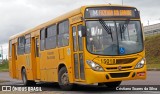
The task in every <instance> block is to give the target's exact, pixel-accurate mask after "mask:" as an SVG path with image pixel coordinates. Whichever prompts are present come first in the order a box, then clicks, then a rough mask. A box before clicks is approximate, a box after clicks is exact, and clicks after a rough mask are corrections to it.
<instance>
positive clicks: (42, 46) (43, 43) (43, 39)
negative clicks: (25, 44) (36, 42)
mask: <svg viewBox="0 0 160 94" xmlns="http://www.w3.org/2000/svg"><path fill="white" fill-rule="evenodd" d="M45 31H46V30H45V28H44V29H42V30H41V31H40V34H41V35H40V49H41V51H43V50H44V49H45V38H46V33H45Z"/></svg>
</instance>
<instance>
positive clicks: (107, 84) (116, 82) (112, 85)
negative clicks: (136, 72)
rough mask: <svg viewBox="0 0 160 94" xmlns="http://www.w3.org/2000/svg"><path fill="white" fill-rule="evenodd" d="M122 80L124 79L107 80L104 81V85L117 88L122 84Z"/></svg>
mask: <svg viewBox="0 0 160 94" xmlns="http://www.w3.org/2000/svg"><path fill="white" fill-rule="evenodd" d="M121 82H122V81H115V82H106V83H104V85H105V86H107V87H109V88H116V87H117V86H119V85H120V84H121Z"/></svg>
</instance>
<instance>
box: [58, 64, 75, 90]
mask: <svg viewBox="0 0 160 94" xmlns="http://www.w3.org/2000/svg"><path fill="white" fill-rule="evenodd" d="M58 84H59V86H60V87H61V89H62V90H66V91H68V90H71V89H72V88H73V84H71V83H70V82H69V77H68V72H67V69H66V67H62V68H61V69H60V71H59V72H58Z"/></svg>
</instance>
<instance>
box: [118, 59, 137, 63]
mask: <svg viewBox="0 0 160 94" xmlns="http://www.w3.org/2000/svg"><path fill="white" fill-rule="evenodd" d="M136 59H137V58H127V59H116V64H128V63H132V62H133V61H134V60H136Z"/></svg>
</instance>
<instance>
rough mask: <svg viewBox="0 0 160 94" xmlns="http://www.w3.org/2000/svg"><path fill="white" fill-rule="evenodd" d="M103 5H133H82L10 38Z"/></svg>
mask: <svg viewBox="0 0 160 94" xmlns="http://www.w3.org/2000/svg"><path fill="white" fill-rule="evenodd" d="M102 6H118V7H131V6H122V5H117V4H101V5H86V6H82V7H80V8H78V9H75V10H73V11H71V12H68V13H66V14H64V15H61V16H58V17H56V18H54V19H52V20H50V21H48V22H45V23H43V24H40V25H38V26H36V27H34V28H32V29H29V30H26V31H24V32H20V33H18V34H15V35H13V36H11V37H10V38H9V39H15V38H17V37H19V36H22V35H24V34H28V33H31V32H34V31H36V30H40V29H42V28H45V27H47V26H49V25H52V24H54V23H57V22H59V21H63V20H65V19H67V18H69V17H72V16H75V15H77V14H79V13H81V12H82V11H83V10H84V9H85V8H87V7H102Z"/></svg>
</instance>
